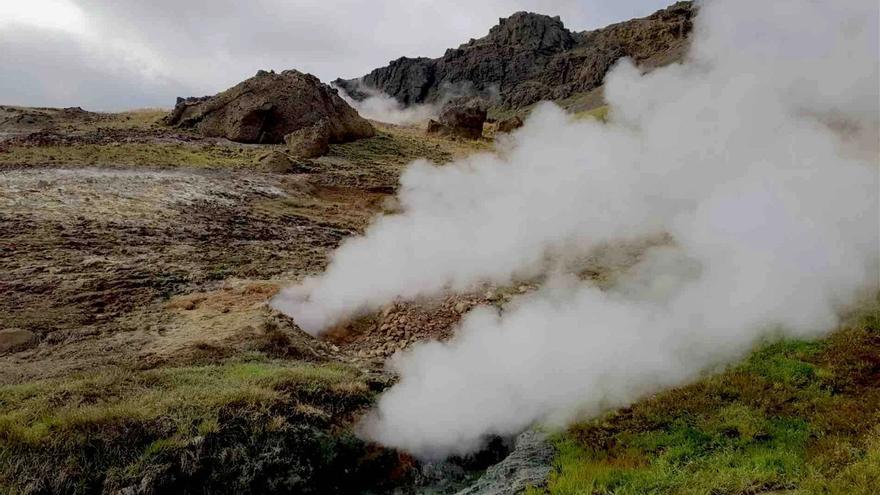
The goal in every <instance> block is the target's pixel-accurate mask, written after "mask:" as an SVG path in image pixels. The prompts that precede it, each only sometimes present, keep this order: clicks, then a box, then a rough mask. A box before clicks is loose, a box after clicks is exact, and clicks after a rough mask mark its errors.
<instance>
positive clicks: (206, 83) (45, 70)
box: [0, 0, 672, 110]
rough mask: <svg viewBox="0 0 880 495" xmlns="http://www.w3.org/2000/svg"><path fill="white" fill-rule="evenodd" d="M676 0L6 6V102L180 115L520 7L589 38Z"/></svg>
mask: <svg viewBox="0 0 880 495" xmlns="http://www.w3.org/2000/svg"><path fill="white" fill-rule="evenodd" d="M669 3H672V0H449V1H438V0H370V1H363V0H323V1H321V0H251V1H244V0H0V104H9V105H41V106H82V107H83V108H86V109H89V110H119V109H125V108H139V107H150V106H161V107H170V106H173V104H174V98H175V97H176V96H192V95H204V94H213V93H216V92H218V91H220V90H223V89H225V88H227V87H229V86H231V85H233V84H235V83H237V82H238V81H241V80H242V79H245V78H247V77H250V76H252V75H253V74H254V73H255V72H256V71H257V70H258V69H274V70H284V69H288V68H296V69H299V70H301V71H304V72H311V73H312V74H315V75H316V76H318V77H320V78H321V79H322V80H323V81H325V82H328V81H331V80H333V79H335V78H336V77H357V76H360V75H363V74H365V73H367V72H369V71H370V70H372V69H373V68H375V67H378V66H382V65H385V64H387V63H388V62H389V61H390V60H392V59H395V58H397V57H400V56H404V55H406V56H428V57H438V56H440V55H442V54H443V51H444V50H445V49H446V48H449V47H453V46H458V45H459V44H461V43H463V42H466V41H467V40H468V39H470V38H478V37H481V36H483V35H485V34H486V33H487V32H488V31H489V28H490V27H492V26H493V25H495V24H496V23H497V22H498V18H499V17H506V16H508V15H510V14H512V13H513V12H516V11H519V10H529V11H533V12H540V13H543V14H549V15H559V16H561V17H562V20H563V22H565V25H566V26H567V27H568V28H569V29H573V30H578V31H580V30H584V29H591V28H595V27H600V26H604V25H607V24H609V23H612V22H617V21H621V20H626V19H630V18H632V17H641V16H645V15H648V14H650V13H652V12H654V11H655V10H657V9H660V8H663V7H664V6H666V5H667V4H669Z"/></svg>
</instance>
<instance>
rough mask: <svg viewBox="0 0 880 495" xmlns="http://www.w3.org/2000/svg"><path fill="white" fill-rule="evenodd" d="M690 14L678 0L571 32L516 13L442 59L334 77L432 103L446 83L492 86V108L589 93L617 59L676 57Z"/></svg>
mask: <svg viewBox="0 0 880 495" xmlns="http://www.w3.org/2000/svg"><path fill="white" fill-rule="evenodd" d="M695 13H696V7H695V6H694V5H693V4H692V3H691V2H679V3H676V4H675V5H673V6H671V7H668V8H667V9H665V10H661V11H659V12H656V13H655V14H653V15H651V16H649V17H646V18H643V19H633V20H630V21H626V22H622V23H619V24H614V25H611V26H608V27H605V28H603V29H598V30H595V31H588V32H583V33H574V32H571V31H569V30H568V29H566V28H565V26H564V25H563V24H562V21H561V20H560V19H559V17H548V16H545V15H540V14H532V13H527V12H518V13H516V14H514V15H512V16H510V17H509V18H507V19H501V20H500V22H499V24H498V25H497V26H495V27H493V28H492V29H491V30H490V31H489V34H488V35H487V36H485V37H484V38H480V39H477V40H471V41H470V42H468V43H466V44H464V45H461V46H459V47H458V48H452V49H449V50H447V51H446V54H445V55H443V57H441V58H438V59H428V58H400V59H397V60H395V61H393V62H391V63H390V64H389V65H388V66H387V67H382V68H379V69H375V70H374V71H372V72H371V73H369V74H367V75H366V76H364V77H362V78H359V79H351V80H343V79H337V80H336V81H334V83H335V84H336V85H337V86H339V87H341V88H343V89H345V90H346V91H348V92H349V93H350V94H351V95H352V97H354V98H355V99H362V98H364V97H365V96H366V94H365V93H363V92H362V91H360V90H359V88H362V87H363V86H366V87H368V88H373V89H378V90H380V91H382V92H384V93H387V94H389V95H391V96H393V97H395V98H397V99H398V100H399V101H401V102H402V103H404V104H406V105H410V104H414V103H423V102H434V101H438V100H441V99H442V98H443V97H444V92H446V91H448V90H449V89H450V88H452V89H455V88H459V87H468V88H472V89H473V90H476V91H478V92H494V91H497V92H498V94H499V96H500V101H499V102H498V103H499V106H501V107H507V108H517V107H522V106H526V105H529V104H532V103H534V102H536V101H539V100H542V99H550V100H554V99H561V98H566V97H568V96H571V95H572V94H575V93H581V92H586V91H590V90H592V89H594V88H596V87H598V86H600V85H601V84H602V80H603V78H604V77H605V74H606V73H607V72H608V70H609V69H610V68H611V66H612V65H613V64H614V63H615V62H616V61H617V60H618V59H620V58H621V57H632V58H633V59H634V60H635V61H636V62H637V63H639V64H641V65H644V66H647V67H653V66H659V65H664V64H668V63H671V62H674V61H676V60H680V59H681V58H682V57H683V55H684V52H685V50H686V48H687V37H688V34H689V33H690V31H691V29H692V26H693V25H692V19H693V16H694V14H695Z"/></svg>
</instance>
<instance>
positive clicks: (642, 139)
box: [275, 0, 880, 456]
mask: <svg viewBox="0 0 880 495" xmlns="http://www.w3.org/2000/svg"><path fill="white" fill-rule="evenodd" d="M878 59H880V56H878V6H877V4H876V2H875V1H873V0H851V1H848V2H843V3H842V2H833V1H830V0H829V1H819V0H813V1H807V2H804V1H802V0H775V1H773V2H769V3H768V2H764V1H759V0H735V1H734V0H730V1H722V0H717V1H706V2H704V3H703V4H702V6H701V9H700V13H699V14H698V18H697V27H696V33H695V35H694V45H693V47H692V50H691V54H690V57H689V60H688V62H687V63H685V64H683V65H676V66H670V67H666V68H663V69H658V70H656V71H654V72H651V73H649V74H646V75H643V74H641V73H640V71H639V70H638V69H637V68H636V67H635V66H633V64H632V63H630V62H628V61H624V62H622V63H620V64H619V66H618V67H616V68H615V69H614V70H613V71H612V72H611V73H610V74H609V76H608V77H607V79H606V98H607V99H608V102H609V104H610V106H611V117H610V122H609V123H608V124H607V125H603V124H599V123H596V122H592V121H574V120H572V118H571V117H569V116H567V115H565V114H564V113H563V112H562V111H561V110H560V109H558V108H557V107H555V106H553V105H551V104H546V105H544V106H542V107H540V108H538V109H536V110H535V111H534V112H533V114H532V116H531V117H530V118H529V120H528V122H527V123H526V126H525V127H524V128H523V129H521V130H520V131H518V132H517V133H516V134H514V136H513V137H512V138H511V139H510V140H509V141H507V142H506V143H502V144H500V149H499V150H498V153H496V154H492V155H489V154H485V155H479V156H475V157H471V158H468V159H465V160H462V161H460V162H458V163H454V164H451V165H447V166H443V167H437V166H434V165H432V164H429V163H426V162H416V163H414V164H412V165H411V166H410V168H409V169H408V170H407V172H406V173H405V174H404V175H403V177H402V178H401V189H400V201H401V204H402V207H403V213H402V214H398V215H393V216H386V217H383V218H380V219H379V220H377V221H376V222H375V223H374V225H373V226H372V227H370V229H368V231H367V232H366V234H365V235H364V236H362V237H358V238H354V239H351V240H350V241H348V242H346V243H345V244H343V245H342V246H341V247H340V248H339V250H338V251H337V252H336V254H335V256H334V258H333V261H332V263H331V264H330V266H329V267H328V269H327V271H326V273H324V274H323V275H321V276H320V277H317V278H314V279H310V280H307V281H305V282H304V283H303V284H301V285H299V286H297V287H293V288H291V289H288V290H287V291H285V292H284V293H283V294H282V295H281V296H279V298H277V299H276V301H275V305H276V307H277V308H279V309H281V310H282V311H285V312H287V313H288V314H290V315H292V316H293V317H294V318H295V319H296V321H297V322H298V323H299V324H300V326H302V327H303V328H305V329H307V330H309V331H311V332H314V333H319V332H321V331H322V330H323V329H325V328H327V327H329V326H331V325H333V324H335V323H338V322H340V321H342V320H345V319H347V318H351V317H352V316H355V315H357V314H360V313H362V312H365V311H369V310H373V309H376V308H378V307H380V306H381V305H383V304H386V303H388V302H390V301H392V300H394V299H397V298H404V299H408V298H413V297H416V296H424V295H436V294H440V293H442V292H444V291H448V290H453V291H455V290H463V289H468V288H470V287H471V286H473V285H474V284H477V283H480V282H486V281H489V282H494V283H499V284H503V283H507V282H510V281H513V280H516V279H518V278H520V277H531V276H535V275H538V274H542V273H547V272H548V271H549V270H550V269H552V268H554V267H556V266H558V260H559V259H560V258H569V257H572V256H577V255H578V254H582V253H585V252H589V251H590V250H591V249H593V248H595V247H596V246H598V245H600V244H606V243H613V242H617V241H621V240H626V239H632V238H641V237H644V236H648V235H655V234H658V233H664V232H665V233H668V234H670V235H671V237H672V239H673V241H674V242H673V244H672V245H670V246H664V247H657V248H652V249H650V250H649V251H648V252H646V253H645V255H644V257H643V259H642V260H641V261H640V262H639V263H638V264H637V265H636V266H635V267H633V268H632V269H631V270H630V271H629V272H628V273H626V274H624V275H623V276H622V278H621V282H620V283H619V284H618V285H617V286H616V287H615V288H613V289H612V290H609V291H600V290H599V289H597V288H595V287H592V286H591V285H590V284H589V283H586V282H582V281H580V280H578V279H576V278H574V277H572V276H567V275H552V276H550V277H549V279H548V282H547V283H546V284H545V287H544V288H542V289H541V290H539V291H538V292H536V293H534V294H531V295H526V296H522V297H520V298H519V299H518V300H515V301H514V302H513V303H512V304H511V307H510V308H508V309H506V310H505V311H504V312H503V313H498V312H496V311H495V310H492V309H489V308H478V309H475V310H473V311H472V312H471V313H470V314H468V315H467V316H466V317H465V318H464V320H463V322H462V323H461V327H460V328H459V329H458V331H457V334H456V336H455V337H454V338H453V339H452V340H450V341H449V342H447V343H437V342H433V343H427V344H423V345H420V346H416V348H414V349H413V350H412V351H411V352H408V353H404V354H402V355H398V356H397V357H396V358H394V359H393V360H392V362H391V366H393V367H394V368H395V369H396V370H397V371H398V372H399V373H400V381H399V383H398V384H397V385H395V386H394V387H392V388H391V389H390V390H389V391H388V392H386V393H385V394H384V395H383V396H382V397H381V398H380V401H379V403H378V405H377V407H376V409H375V410H374V411H373V413H372V414H370V415H369V416H368V417H367V418H366V419H365V420H364V423H363V431H364V433H365V434H366V435H367V436H368V437H370V438H372V439H375V440H378V441H380V442H382V443H384V444H387V445H391V446H395V447H400V448H403V449H406V450H408V451H411V452H413V453H416V454H419V455H424V456H440V455H446V454H449V453H456V452H458V453H460V452H466V451H469V450H472V449H474V448H477V447H478V446H479V444H480V442H481V440H482V438H484V436H485V435H487V434H511V433H516V432H518V431H521V430H522V429H524V428H526V427H528V426H529V425H531V424H534V423H536V422H542V423H550V424H564V423H565V422H566V421H569V420H570V419H571V418H573V417H574V416H576V415H580V414H595V413H598V412H600V411H602V410H604V409H607V408H611V407H618V406H621V405H625V404H627V403H630V402H632V401H634V400H636V399H638V398H639V397H641V396H643V395H644V394H646V393H650V392H651V391H654V390H657V389H658V388H662V387H669V386H674V385H677V384H681V383H684V382H686V381H688V380H691V379H693V378H695V377H696V376H698V375H699V374H700V373H701V372H703V371H705V370H707V369H709V368H710V367H712V366H715V365H719V364H723V363H726V362H729V361H730V360H731V359H735V358H736V357H738V356H741V355H742V354H743V353H744V352H746V351H747V350H748V349H749V348H750V347H751V346H753V345H754V344H755V342H756V341H758V340H759V339H761V338H764V337H766V336H768V335H770V334H771V333H779V332H784V333H785V334H786V335H792V336H801V337H812V336H817V335H820V334H821V333H822V332H825V331H828V330H829V329H831V328H833V326H834V325H835V323H836V321H837V317H836V315H837V314H838V311H839V309H840V308H841V306H843V305H845V304H847V303H848V302H851V301H852V300H853V299H854V298H855V297H856V296H857V295H858V294H859V293H860V291H861V290H865V289H870V290H874V289H876V288H877V287H878V285H880V283H878V258H880V253H878V249H880V233H878V230H880V204H878V186H880V183H878V170H880V167H878V152H880V145H878V132H880V103H878V102H880V98H878V84H880V77H878Z"/></svg>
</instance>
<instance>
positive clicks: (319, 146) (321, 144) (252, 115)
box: [165, 70, 375, 157]
mask: <svg viewBox="0 0 880 495" xmlns="http://www.w3.org/2000/svg"><path fill="white" fill-rule="evenodd" d="M165 123H166V124H168V125H173V126H177V127H183V128H193V129H195V130H197V131H198V132H199V133H201V134H203V135H205V136H209V137H224V138H227V139H230V140H232V141H238V142H242V143H282V142H288V144H290V145H292V146H293V148H292V151H294V152H300V149H301V153H300V154H302V155H303V156H306V157H312V156H317V155H319V154H322V153H323V152H326V148H327V146H328V144H331V143H343V142H348V141H352V140H355V139H360V138H365V137H371V136H373V135H374V134H375V130H374V129H373V126H372V125H370V123H369V122H367V121H366V120H365V119H363V118H361V117H360V116H359V115H358V113H357V111H355V110H354V109H353V108H351V107H350V106H349V105H348V104H347V103H346V102H345V101H344V100H343V99H342V98H340V97H339V95H338V94H337V92H336V90H335V89H333V88H331V87H329V86H327V85H326V84H323V83H321V81H319V80H318V78H316V77H315V76H312V75H311V74H303V73H301V72H298V71H295V70H286V71H284V72H281V73H277V74H276V73H275V72H266V71H260V72H258V73H257V75H256V76H254V77H252V78H250V79H247V80H245V81H243V82H241V83H239V84H237V85H236V86H234V87H232V88H230V89H228V90H226V91H224V92H222V93H220V94H217V95H215V96H206V97H201V98H186V99H183V98H178V100H177V105H176V106H175V107H174V110H173V111H172V112H171V114H169V115H168V116H167V117H166V118H165Z"/></svg>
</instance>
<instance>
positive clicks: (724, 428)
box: [531, 301, 880, 495]
mask: <svg viewBox="0 0 880 495" xmlns="http://www.w3.org/2000/svg"><path fill="white" fill-rule="evenodd" d="M878 322H880V304H878V303H877V302H876V301H875V302H872V303H871V304H869V305H868V307H866V308H864V309H863V310H861V311H860V312H858V314H856V315H854V316H853V317H851V318H850V319H849V320H848V321H847V322H846V323H845V324H844V325H843V327H842V328H841V329H840V330H839V331H838V332H836V333H835V334H833V335H832V336H831V337H829V338H828V339H826V340H823V341H820V342H806V341H799V340H783V341H779V342H774V343H769V344H766V345H764V346H762V347H760V348H759V349H758V350H756V351H755V352H754V353H753V354H752V355H751V356H750V357H749V358H748V359H747V360H746V361H745V362H743V363H741V364H740V365H737V366H735V367H732V368H731V369H729V370H728V371H726V372H724V373H722V374H719V375H715V376H711V377H708V378H706V379H704V380H702V381H700V382H699V383H696V384H693V385H690V386H687V387H684V388H681V389H676V390H672V391H669V392H665V393H662V394H658V395H656V396H654V397H652V398H650V399H647V400H643V401H641V402H638V403H636V404H635V405H633V406H632V407H631V408H629V409H625V410H622V411H618V412H615V413H612V414H610V415H608V416H607V417H604V418H600V419H596V420H592V421H587V422H583V423H580V424H577V425H575V426H573V427H571V428H570V429H569V430H567V431H565V432H563V433H561V434H558V435H557V436H556V438H555V442H556V444H557V447H558V449H559V453H558V456H557V459H556V461H555V462H556V468H555V470H554V472H553V473H552V474H551V478H550V480H549V484H548V487H547V488H546V490H537V489H533V490H532V491H531V493H532V494H538V493H545V492H549V493H552V494H565V495H574V494H590V495H593V494H614V495H628V494H633V495H635V494H682V495H685V494H687V495H722V494H731V495H733V494H751V493H769V492H779V491H786V492H790V493H798V494H800V493H805V494H807V493H809V494H844V493H845V494H865V495H867V494H874V493H877V489H878V488H877V487H878V486H880V427H877V426H876V425H878V423H880V325H878Z"/></svg>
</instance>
